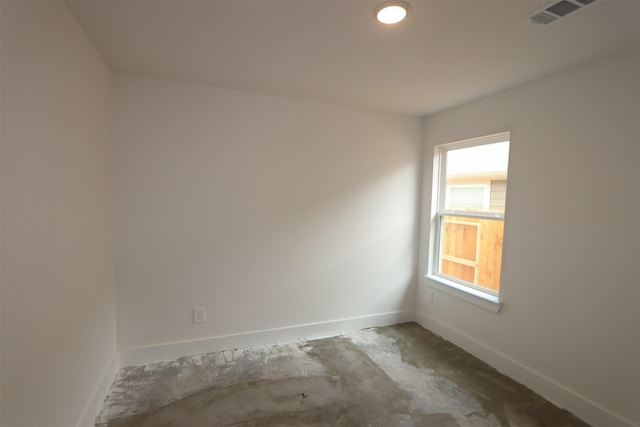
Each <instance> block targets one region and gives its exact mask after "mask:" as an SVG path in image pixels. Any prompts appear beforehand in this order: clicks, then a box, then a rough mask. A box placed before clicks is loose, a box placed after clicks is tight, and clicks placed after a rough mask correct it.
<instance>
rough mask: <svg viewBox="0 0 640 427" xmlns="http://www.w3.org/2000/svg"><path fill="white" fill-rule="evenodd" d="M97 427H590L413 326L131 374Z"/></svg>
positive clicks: (210, 356)
mask: <svg viewBox="0 0 640 427" xmlns="http://www.w3.org/2000/svg"><path fill="white" fill-rule="evenodd" d="M223 353H224V354H223ZM96 425H97V426H99V427H107V426H108V427H133V426H136V427H151V426H153V427H174V426H176V427H177V426H180V427H204V426H216V427H217V426H221V427H250V426H260V427H275V426H281V427H294V426H295V427H300V426H311V427H320V426H327V427H329V426H331V427H338V426H344V427H348V426H353V427H375V426H379V427H417V426H434V427H476V426H487V427H488V426H522V427H527V426H549V427H560V426H566V427H582V426H586V424H584V423H583V422H582V421H580V420H579V419H578V418H576V417H575V416H573V415H572V414H570V413H568V412H566V411H564V410H562V409H560V408H558V407H556V406H554V405H552V404H551V403H549V402H547V401H546V400H544V399H542V398H541V397H540V396H538V395H536V394H535V393H533V392H532V391H531V390H529V389H527V388H526V387H524V386H522V385H520V384H518V383H516V382H515V381H513V380H511V379H509V378H507V377H505V376H504V375H501V374H500V373H498V372H496V371H495V370H494V369H493V368H491V367H490V366H488V365H486V364H485V363H483V362H481V361H480V360H478V359H476V358H475V357H473V356H471V355H469V354H468V353H466V352H464V351H463V350H461V349H459V348H458V347H456V346H454V345H453V344H451V343H449V342H447V341H445V340H443V339H441V338H439V337H437V336H435V335H434V334H432V333H430V332H428V331H426V330H425V329H423V328H421V327H420V326H419V325H417V324H415V323H408V324H401V325H395V326H390V327H384V328H374V329H368V330H362V331H356V332H354V333H351V334H346V335H342V336H337V337H332V338H326V339H320V340H312V341H299V342H295V343H287V344H282V345H274V346H264V347H258V348H254V349H242V350H234V351H231V352H220V353H211V354H208V355H202V356H194V357H191V358H181V359H178V360H176V361H169V362H163V363H160V364H153V365H147V366H141V367H130V368H125V369H123V371H122V372H121V374H120V375H119V377H118V379H117V380H116V382H115V383H114V386H113V387H112V391H111V393H110V396H109V398H108V399H107V401H106V403H105V407H104V408H103V411H102V413H101V415H99V417H98V419H97V424H96Z"/></svg>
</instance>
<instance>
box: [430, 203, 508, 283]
mask: <svg viewBox="0 0 640 427" xmlns="http://www.w3.org/2000/svg"><path fill="white" fill-rule="evenodd" d="M443 237H444V240H443V246H442V248H443V249H442V269H441V272H442V273H443V274H446V275H448V276H451V277H456V278H458V279H462V280H465V281H467V282H471V283H475V284H476V285H478V286H482V287H484V288H487V289H491V290H494V291H496V292H497V291H499V290H500V289H499V288H500V266H501V263H502V241H503V237H504V221H497V220H488V219H476V218H463V217H453V216H447V217H445V221H444V236H443Z"/></svg>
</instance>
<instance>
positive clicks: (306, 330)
mask: <svg viewBox="0 0 640 427" xmlns="http://www.w3.org/2000/svg"><path fill="white" fill-rule="evenodd" d="M413 320H414V312H413V311H411V310H407V311H396V312H392V313H382V314H375V315H370V316H361V317H353V318H349V319H340V320H332V321H329V322H320V323H311V324H305V325H296V326H290V327H285V328H277V329H267V330H261V331H253V332H246V333H241V334H233V335H223V336H217V337H211V338H205V339H199V340H193V341H183V342H175V343H168V344H159V345H153V346H148V347H139V348H130V349H123V350H120V364H121V365H122V366H133V365H142V364H145V363H151V362H158V361H161V360H172V359H177V358H179V357H185V356H193V355H196V354H205V353H212V352H215V351H223V350H232V349H237V348H246V347H253V346H258V345H268V344H275V343H282V342H288V341H295V340H298V339H316V338H324V337H329V336H333V335H338V334H341V333H346V332H351V331H355V330H357V329H364V328H373V327H376V326H388V325H394V324H397V323H404V322H411V321H413Z"/></svg>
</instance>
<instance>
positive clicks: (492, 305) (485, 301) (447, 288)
mask: <svg viewBox="0 0 640 427" xmlns="http://www.w3.org/2000/svg"><path fill="white" fill-rule="evenodd" d="M423 277H424V278H425V279H427V280H429V282H428V283H427V286H429V287H431V288H433V289H437V290H439V291H442V292H444V293H447V294H449V295H452V296H454V297H457V298H460V299H462V300H464V301H466V302H468V303H471V304H474V305H476V306H478V307H481V308H484V309H485V310H489V311H491V312H493V313H498V312H499V311H500V309H501V308H502V302H500V300H499V298H498V297H497V296H495V295H491V294H487V293H485V292H482V291H479V290H477V289H473V288H469V287H467V286H464V285H461V284H459V283H456V282H454V281H452V280H447V279H445V278H444V277H439V276H433V275H425V276H423Z"/></svg>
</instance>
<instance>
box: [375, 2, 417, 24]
mask: <svg viewBox="0 0 640 427" xmlns="http://www.w3.org/2000/svg"><path fill="white" fill-rule="evenodd" d="M410 10H411V6H410V5H409V3H407V2H406V1H388V2H384V3H382V4H379V5H378V6H377V7H376V8H375V10H374V14H375V16H376V19H377V20H378V21H380V22H382V23H383V24H396V23H398V22H400V21H402V20H403V19H404V18H406V17H407V15H408V14H409V11H410Z"/></svg>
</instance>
